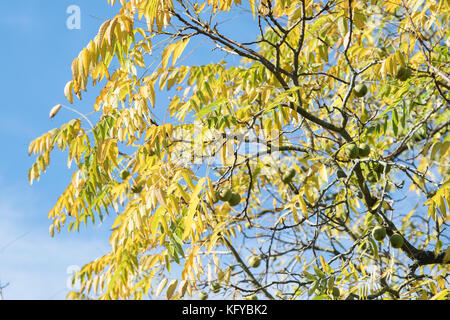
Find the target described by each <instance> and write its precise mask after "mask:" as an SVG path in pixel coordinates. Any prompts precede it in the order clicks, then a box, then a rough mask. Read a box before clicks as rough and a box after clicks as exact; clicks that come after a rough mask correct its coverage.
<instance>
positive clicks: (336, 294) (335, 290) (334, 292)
mask: <svg viewBox="0 0 450 320" xmlns="http://www.w3.org/2000/svg"><path fill="white" fill-rule="evenodd" d="M331 293H332V294H333V297H335V298H339V297H340V296H341V291H340V290H339V288H338V287H333V290H332V292H331Z"/></svg>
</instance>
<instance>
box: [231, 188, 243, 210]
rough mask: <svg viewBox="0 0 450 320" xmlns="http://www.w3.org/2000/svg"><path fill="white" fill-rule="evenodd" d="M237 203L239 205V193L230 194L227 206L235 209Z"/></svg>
mask: <svg viewBox="0 0 450 320" xmlns="http://www.w3.org/2000/svg"><path fill="white" fill-rule="evenodd" d="M239 203H241V196H240V195H239V193H237V192H235V191H233V192H231V197H230V199H229V200H228V204H229V205H230V206H232V207H235V206H237V205H238V204H239Z"/></svg>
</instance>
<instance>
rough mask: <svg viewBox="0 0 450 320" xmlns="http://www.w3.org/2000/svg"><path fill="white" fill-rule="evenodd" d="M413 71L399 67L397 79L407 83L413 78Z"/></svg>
mask: <svg viewBox="0 0 450 320" xmlns="http://www.w3.org/2000/svg"><path fill="white" fill-rule="evenodd" d="M411 74H412V72H411V69H409V68H406V67H399V68H398V70H397V73H396V74H395V78H397V79H398V80H400V81H406V80H408V79H409V77H411Z"/></svg>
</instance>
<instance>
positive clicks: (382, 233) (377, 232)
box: [372, 226, 386, 241]
mask: <svg viewBox="0 0 450 320" xmlns="http://www.w3.org/2000/svg"><path fill="white" fill-rule="evenodd" d="M372 237H373V238H374V239H375V240H377V241H382V240H383V239H384V237H386V228H384V227H381V226H378V227H375V228H373V230H372Z"/></svg>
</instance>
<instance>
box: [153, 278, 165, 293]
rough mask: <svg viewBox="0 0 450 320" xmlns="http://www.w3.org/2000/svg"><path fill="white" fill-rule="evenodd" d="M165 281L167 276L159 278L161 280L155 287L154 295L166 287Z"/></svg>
mask: <svg viewBox="0 0 450 320" xmlns="http://www.w3.org/2000/svg"><path fill="white" fill-rule="evenodd" d="M167 282H168V280H167V278H164V279H162V280H161V282H160V283H159V285H158V288H156V291H155V296H159V295H160V294H161V292H162V291H163V290H164V288H165V287H166V284H167Z"/></svg>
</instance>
